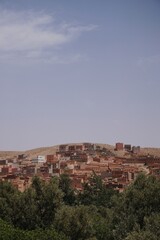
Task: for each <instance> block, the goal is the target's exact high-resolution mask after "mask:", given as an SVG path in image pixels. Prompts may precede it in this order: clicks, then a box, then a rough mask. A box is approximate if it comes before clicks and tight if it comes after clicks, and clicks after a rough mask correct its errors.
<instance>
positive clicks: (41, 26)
mask: <svg viewBox="0 0 160 240" xmlns="http://www.w3.org/2000/svg"><path fill="white" fill-rule="evenodd" d="M95 28H96V26H95V25H86V26H80V25H72V24H68V23H57V22H56V19H54V17H53V16H52V15H49V14H46V13H44V12H33V11H23V12H14V11H8V10H2V9H0V58H1V60H2V59H13V58H15V57H20V58H30V59H40V58H45V59H47V58H48V60H51V59H56V57H53V56H52V57H51V54H50V51H52V50H54V49H56V48H57V47H59V46H63V45H64V44H67V43H68V42H71V41H73V40H75V38H77V37H78V36H79V35H80V34H82V33H84V32H88V31H92V30H94V29H95ZM77 56H78V55H77V54H76V55H75V59H77V58H78V57H77ZM72 58H74V56H72Z"/></svg>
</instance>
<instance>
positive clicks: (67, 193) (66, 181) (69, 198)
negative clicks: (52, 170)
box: [59, 174, 76, 205]
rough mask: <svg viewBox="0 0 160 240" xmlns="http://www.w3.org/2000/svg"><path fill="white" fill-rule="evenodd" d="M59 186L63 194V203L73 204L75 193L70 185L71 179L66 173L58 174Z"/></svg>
mask: <svg viewBox="0 0 160 240" xmlns="http://www.w3.org/2000/svg"><path fill="white" fill-rule="evenodd" d="M59 188H60V189H61V190H62V192H63V194H64V196H63V201H64V203H65V204H67V205H74V204H75V202H76V195H75V191H74V189H73V188H72V187H71V179H70V178H69V176H68V175H67V174H61V175H60V180H59Z"/></svg>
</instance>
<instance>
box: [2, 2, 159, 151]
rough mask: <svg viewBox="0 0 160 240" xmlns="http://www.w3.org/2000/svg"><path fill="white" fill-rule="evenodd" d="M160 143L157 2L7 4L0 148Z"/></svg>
mask: <svg viewBox="0 0 160 240" xmlns="http://www.w3.org/2000/svg"><path fill="white" fill-rule="evenodd" d="M79 142H92V143H106V144H112V145H114V144H115V143H116V142H123V143H127V144H132V145H136V146H138V145H140V146H142V147H160V1H159V0H134V1H130V0H81V1H79V0H67V1H66V0H54V1H52V0H45V1H44V0H0V150H28V149H32V148H36V147H46V146H53V145H57V144H63V143H79Z"/></svg>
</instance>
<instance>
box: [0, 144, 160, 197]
mask: <svg viewBox="0 0 160 240" xmlns="http://www.w3.org/2000/svg"><path fill="white" fill-rule="evenodd" d="M117 153H118V154H117ZM119 153H121V154H119ZM141 172H144V173H145V174H147V175H149V174H152V175H155V176H156V177H157V178H159V177H160V158H159V157H156V156H152V155H150V154H142V153H141V148H140V146H131V145H130V144H123V143H116V144H115V147H114V151H110V150H109V149H107V148H106V147H103V146H101V145H98V144H92V143H81V144H62V145H59V146H58V147H57V148H56V151H55V152H54V153H53V154H46V155H38V156H36V157H34V158H33V157H31V156H28V155H26V154H23V153H22V154H19V155H17V156H14V157H11V158H9V157H6V158H2V157H1V158H0V181H8V182H11V183H12V184H13V186H15V187H16V188H17V189H18V190H19V191H21V192H24V191H25V189H27V188H28V187H29V186H30V185H31V183H32V178H33V177H34V176H39V177H40V178H41V179H43V180H44V181H49V179H50V178H52V177H54V176H56V177H59V176H60V175H61V174H67V175H68V176H69V177H70V179H71V183H72V187H73V188H74V189H76V190H78V191H82V190H83V183H85V182H87V181H88V179H89V178H90V177H91V176H92V174H93V173H95V174H96V175H98V176H100V177H101V178H102V180H103V182H104V183H105V185H106V188H113V189H115V190H117V191H119V192H123V190H124V189H125V188H126V187H127V186H128V185H129V184H130V183H131V182H133V181H134V180H135V179H136V177H137V176H138V174H139V173H141Z"/></svg>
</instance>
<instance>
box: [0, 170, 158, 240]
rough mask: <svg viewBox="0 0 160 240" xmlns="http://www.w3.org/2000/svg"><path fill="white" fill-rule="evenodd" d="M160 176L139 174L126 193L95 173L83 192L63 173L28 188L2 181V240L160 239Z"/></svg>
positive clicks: (0, 234)
mask: <svg viewBox="0 0 160 240" xmlns="http://www.w3.org/2000/svg"><path fill="white" fill-rule="evenodd" d="M159 226H160V181H159V180H158V179H156V178H155V177H154V176H145V175H143V174H140V175H139V176H138V177H137V179H136V180H135V181H134V182H133V183H132V184H131V185H130V186H129V187H128V188H126V190H125V191H124V192H123V193H119V194H118V193H117V192H115V191H113V190H112V189H107V188H106V186H105V184H104V183H103V181H102V179H101V178H100V177H99V176H97V175H96V174H93V176H92V177H91V178H90V179H89V181H88V182H87V183H86V184H84V190H83V191H82V192H76V193H75V191H74V190H73V189H72V187H71V181H70V178H69V177H68V176H67V175H61V177H60V179H57V178H52V179H51V180H50V181H49V182H45V181H43V180H41V179H39V178H38V177H35V178H33V182H32V185H31V186H30V187H29V188H28V189H27V190H26V191H24V192H23V193H20V192H19V191H18V190H16V189H15V188H14V187H13V186H12V185H11V184H10V183H7V182H0V240H9V239H11V240H14V239H24V240H29V239H31V240H35V239H36V240H50V239H52V240H54V239H55V240H59V239H62V240H66V239H68V240H137V239H139V240H144V239H148V240H158V239H159V236H160V228H159Z"/></svg>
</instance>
